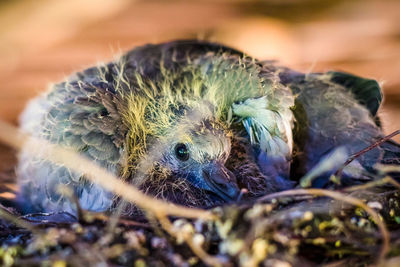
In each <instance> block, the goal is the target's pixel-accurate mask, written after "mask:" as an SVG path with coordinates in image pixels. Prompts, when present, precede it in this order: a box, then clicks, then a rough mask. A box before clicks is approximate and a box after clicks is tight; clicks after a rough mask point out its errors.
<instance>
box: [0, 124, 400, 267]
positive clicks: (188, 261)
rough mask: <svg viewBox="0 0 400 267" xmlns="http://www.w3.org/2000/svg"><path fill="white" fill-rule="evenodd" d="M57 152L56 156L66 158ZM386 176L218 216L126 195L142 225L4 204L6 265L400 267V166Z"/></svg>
mask: <svg viewBox="0 0 400 267" xmlns="http://www.w3.org/2000/svg"><path fill="white" fill-rule="evenodd" d="M3 128H4V127H3ZM3 130H4V129H3ZM8 130H10V133H12V134H10V136H18V135H17V134H16V133H15V132H12V131H13V129H8ZM4 132H7V131H3V133H4ZM5 135H7V134H5ZM20 138H22V139H23V138H24V137H20ZM3 139H4V138H3ZM386 139H387V138H386ZM386 139H383V140H381V141H379V142H384V141H385V140H386ZM379 142H377V144H378V143H379ZM377 144H373V145H372V146H371V147H370V148H367V149H366V150H365V151H367V150H368V149H373V147H374V145H375V146H376V145H377ZM13 145H14V146H16V147H18V146H19V145H21V146H22V145H23V142H14V143H13ZM39 145H40V147H41V148H43V146H46V144H43V143H40V144H39ZM55 149H56V150H54V151H53V152H52V153H49V155H51V157H54V156H55V155H61V154H63V153H64V151H60V150H57V149H59V148H55ZM365 151H364V152H365ZM364 152H360V153H364ZM67 156H69V155H67ZM49 157H50V156H49ZM60 157H61V156H60ZM355 157H357V155H354V157H353V159H354V158H355ZM53 160H55V161H62V159H61V158H57V157H56V159H54V158H53ZM350 160H351V159H350ZM350 160H349V161H350ZM349 161H348V162H349ZM347 164H348V163H347ZM377 170H378V171H377V174H374V175H375V176H377V177H378V176H379V177H380V178H379V179H375V180H374V181H373V182H370V183H366V184H363V185H359V186H353V187H348V188H344V189H336V190H335V189H332V190H324V189H311V188H301V189H293V190H288V191H283V192H278V193H275V194H270V195H266V196H264V197H261V198H259V199H257V200H255V201H253V202H251V203H244V204H240V205H239V204H236V205H226V206H220V207H217V208H214V209H213V210H211V211H203V210H196V209H188V208H183V207H179V206H168V205H167V204H165V205H159V202H157V203H156V204H155V205H147V206H146V205H145V204H143V203H144V202H142V200H141V199H140V196H141V195H140V194H139V197H138V196H136V198H135V199H129V197H127V198H125V195H127V196H129V195H131V194H130V193H132V192H128V193H129V194H125V193H123V192H121V193H120V195H121V197H122V198H125V199H126V200H127V201H134V202H135V203H136V204H137V205H138V206H140V207H141V208H143V211H144V214H145V216H144V217H143V218H141V219H139V218H135V220H132V219H129V218H123V217H121V216H119V214H120V213H119V211H121V210H122V209H123V207H121V208H120V209H117V210H116V211H115V213H113V214H107V213H91V212H87V211H80V212H79V216H78V218H76V217H74V216H72V215H70V214H68V213H64V212H61V213H51V214H48V213H46V214H44V213H40V214H29V215H24V216H21V215H20V214H18V212H17V211H16V210H15V209H13V208H12V207H8V206H1V209H0V217H1V220H0V242H1V244H2V245H1V248H0V260H1V261H2V266H14V265H15V266H39V265H40V266H98V265H101V266H103V265H104V266H132V265H133V266H320V265H325V266H348V265H353V266H365V265H383V266H398V265H399V264H400V238H399V237H400V198H399V194H400V185H399V183H398V182H397V181H396V180H395V179H393V178H392V177H391V174H392V173H394V172H397V173H398V172H400V167H398V166H380V167H379V166H378V167H377ZM95 174H96V175H100V176H101V173H99V172H97V173H96V172H95ZM107 179H108V178H107ZM110 179H111V180H112V179H113V178H110ZM110 179H109V180H108V181H109V182H110V183H113V181H111V180H110ZM97 182H99V183H100V184H101V183H102V182H101V180H98V181H97ZM115 188H117V186H115ZM115 188H114V189H115ZM114 189H113V190H114ZM115 190H117V189H115ZM132 190H134V189H132ZM133 193H135V192H133ZM131 198H132V197H131ZM146 201H149V200H146ZM151 201H155V200H151Z"/></svg>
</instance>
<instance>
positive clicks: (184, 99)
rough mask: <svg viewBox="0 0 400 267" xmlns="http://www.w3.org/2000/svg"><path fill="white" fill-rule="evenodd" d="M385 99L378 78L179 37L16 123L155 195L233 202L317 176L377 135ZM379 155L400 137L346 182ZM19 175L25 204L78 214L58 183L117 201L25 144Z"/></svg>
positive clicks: (395, 152)
mask: <svg viewBox="0 0 400 267" xmlns="http://www.w3.org/2000/svg"><path fill="white" fill-rule="evenodd" d="M381 102H382V92H381V90H380V87H379V85H378V83H377V82H376V81H374V80H370V79H364V78H360V77H356V76H354V75H350V74H347V73H342V72H328V73H308V74H304V73H299V72H296V71H293V70H290V69H288V68H285V67H281V66H278V65H276V64H274V63H273V62H269V61H258V60H256V59H254V58H251V57H247V56H245V55H244V54H243V53H241V52H240V51H237V50H235V49H232V48H229V47H226V46H222V45H220V44H215V43H209V42H202V41H174V42H169V43H163V44H158V45H145V46H142V47H138V48H136V49H134V50H132V51H129V52H128V53H126V54H124V55H123V56H122V57H120V58H118V59H117V60H115V61H113V62H111V63H108V64H103V65H100V66H96V67H93V68H89V69H86V70H84V71H81V72H78V73H75V74H74V75H72V76H70V77H68V78H67V79H66V81H64V82H62V83H59V84H56V85H53V86H51V88H50V89H49V91H47V92H46V93H44V94H43V95H41V96H39V97H37V98H36V99H34V100H32V101H31V102H30V104H29V105H28V107H27V108H26V110H25V111H24V113H23V115H22V116H21V126H22V128H23V129H24V130H25V131H26V132H28V133H29V134H31V135H33V136H35V137H38V138H43V139H46V140H48V141H50V142H52V143H55V144H58V145H61V146H64V147H66V148H69V149H72V150H74V151H76V152H79V153H80V154H82V155H84V156H86V157H88V158H89V159H91V160H93V161H94V162H96V163H97V164H98V165H100V166H101V167H103V168H106V169H107V170H108V171H110V172H112V173H113V174H115V175H117V176H119V177H120V178H121V179H124V180H126V181H127V182H129V183H131V184H133V185H135V186H137V187H138V188H140V189H141V190H142V191H144V192H146V193H147V194H149V195H152V196H154V197H157V198H161V199H165V200H168V201H172V202H174V203H179V204H183V205H186V206H190V207H203V208H209V207H213V206H215V205H220V204H223V203H227V202H233V201H236V200H237V199H238V198H239V196H240V192H241V191H242V192H244V191H246V192H248V193H247V194H246V195H245V198H247V199H252V198H255V197H258V196H261V195H265V194H268V193H271V192H276V191H280V190H284V189H287V188H290V187H292V186H293V183H292V182H291V180H290V179H289V177H290V178H291V179H292V180H294V181H295V182H298V180H299V178H301V177H303V176H304V175H306V174H307V173H309V172H310V171H312V170H314V171H312V173H317V171H316V170H317V169H318V166H319V163H320V161H321V159H322V160H323V159H324V158H329V157H330V155H332V153H333V154H334V155H337V153H336V154H335V153H334V152H335V151H337V149H340V151H341V152H343V151H346V153H348V155H351V154H354V153H356V152H358V151H360V150H362V149H363V148H365V147H367V146H369V145H370V144H371V143H373V142H374V141H376V140H379V139H380V138H382V137H383V136H384V134H383V132H382V129H381V127H380V123H379V118H378V116H377V111H378V108H379V106H380V104H381ZM342 158H343V157H342ZM376 163H384V164H385V163H388V164H400V146H399V145H398V144H397V143H395V142H393V141H388V142H385V143H383V144H381V145H379V146H377V147H375V148H374V149H373V150H370V151H368V152H367V153H364V154H362V155H360V156H359V157H357V159H355V160H354V161H353V162H352V164H351V166H349V167H351V168H352V171H351V172H350V171H349V170H350V169H347V168H345V169H344V171H343V176H342V177H340V181H339V183H340V185H342V186H345V185H354V184H360V183H364V182H367V181H370V180H371V179H374V177H377V176H376V175H375V173H376V170H375V169H374V168H375V167H374V166H375V165H376ZM337 165H338V163H336V162H335V164H325V165H324V164H322V165H321V166H325V167H324V168H325V169H323V170H324V172H325V173H319V175H318V177H311V178H312V179H311V178H310V177H308V178H307V179H308V180H307V183H304V184H307V185H308V184H309V185H310V186H314V187H329V186H332V183H333V182H332V181H331V179H330V177H331V176H332V174H334V173H335V172H336V171H337V170H338V168H339V167H340V166H339V165H340V164H339V165H338V166H337ZM326 166H328V167H329V169H326ZM315 168H316V169H315ZM354 169H356V171H354ZM318 170H320V169H318ZM17 173H18V178H19V184H20V186H21V195H20V197H21V200H22V203H23V206H24V209H25V211H26V212H32V211H47V212H49V211H68V212H71V213H75V212H76V205H75V204H74V203H73V202H71V200H70V199H69V198H67V197H65V196H64V195H63V194H61V193H60V192H59V190H58V188H59V186H60V185H65V186H68V187H70V188H71V189H72V191H73V193H74V195H75V197H76V198H77V200H78V202H79V205H80V206H81V207H82V208H83V209H86V210H91V211H105V210H112V209H113V208H114V207H115V206H116V204H118V202H119V198H118V196H115V195H113V194H111V193H110V192H107V191H106V190H104V189H103V188H102V187H100V186H98V185H97V184H93V183H90V182H88V181H87V180H86V179H85V177H84V175H82V174H80V173H76V172H74V171H71V170H68V169H67V168H65V167H64V166H62V165H58V164H54V163H51V162H49V161H46V160H43V159H41V158H40V156H39V155H37V156H32V155H31V154H30V153H29V151H26V149H25V150H24V149H23V150H22V152H21V154H20V156H19V164H18V168H17ZM371 174H372V175H371ZM397 177H398V176H397ZM314 178H315V179H314ZM336 183H337V182H336ZM335 186H339V185H338V184H335ZM134 211H135V207H133V206H131V207H129V208H128V209H127V213H130V214H133V213H134Z"/></svg>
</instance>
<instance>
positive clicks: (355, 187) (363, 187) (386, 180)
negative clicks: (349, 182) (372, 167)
mask: <svg viewBox="0 0 400 267" xmlns="http://www.w3.org/2000/svg"><path fill="white" fill-rule="evenodd" d="M384 184H391V185H393V186H395V187H397V188H398V189H400V183H398V182H397V181H396V180H394V179H393V178H392V177H390V176H386V177H384V178H382V179H379V180H376V181H372V182H369V183H365V184H362V185H353V186H349V187H346V188H344V189H343V191H345V192H354V191H361V190H366V189H369V188H372V187H376V186H380V185H384Z"/></svg>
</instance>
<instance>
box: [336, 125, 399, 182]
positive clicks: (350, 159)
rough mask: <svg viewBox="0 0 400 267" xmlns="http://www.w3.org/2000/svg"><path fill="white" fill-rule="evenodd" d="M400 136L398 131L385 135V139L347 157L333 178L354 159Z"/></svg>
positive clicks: (340, 173) (339, 174)
mask: <svg viewBox="0 0 400 267" xmlns="http://www.w3.org/2000/svg"><path fill="white" fill-rule="evenodd" d="M398 134H400V130H397V131H394V132H393V133H391V134H389V135H386V136H385V137H383V138H381V139H379V140H378V141H376V142H375V143H373V144H372V145H370V146H368V147H366V148H364V149H363V150H361V151H359V152H357V153H355V154H353V155H352V156H351V157H349V158H348V159H347V160H346V162H345V163H344V164H343V166H342V167H340V169H339V170H337V171H336V173H335V176H341V175H342V172H343V169H344V168H345V167H346V166H347V165H349V164H350V163H351V162H352V161H353V160H355V159H356V158H358V157H359V156H361V155H363V154H365V153H367V152H368V151H370V150H372V149H374V148H375V147H377V146H379V145H381V144H382V143H385V142H386V141H388V140H389V139H391V138H393V137H395V136H396V135H398Z"/></svg>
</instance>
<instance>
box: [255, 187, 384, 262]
mask: <svg viewBox="0 0 400 267" xmlns="http://www.w3.org/2000/svg"><path fill="white" fill-rule="evenodd" d="M295 195H315V196H327V197H330V198H333V199H336V200H339V201H343V202H346V203H349V204H352V205H354V206H358V207H360V208H362V209H364V210H365V211H366V212H367V213H368V214H369V215H370V216H371V217H372V218H373V220H374V222H375V223H376V225H377V226H378V228H379V231H380V232H381V234H382V241H383V242H382V248H381V251H380V254H379V260H378V263H383V261H384V260H385V256H386V254H387V253H388V252H389V247H390V236H389V232H388V230H387V228H386V225H385V224H384V223H383V222H382V221H381V219H380V217H379V215H378V214H377V213H376V212H375V211H374V210H373V209H372V208H370V207H369V206H368V205H366V204H365V203H364V202H362V201H361V200H359V199H357V198H354V197H351V196H348V195H345V194H342V193H339V192H336V191H330V190H325V189H317V188H310V189H293V190H286V191H282V192H278V193H274V194H270V195H266V196H263V197H261V198H259V199H258V200H257V201H258V202H262V201H266V200H271V199H274V198H280V197H291V196H295Z"/></svg>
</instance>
